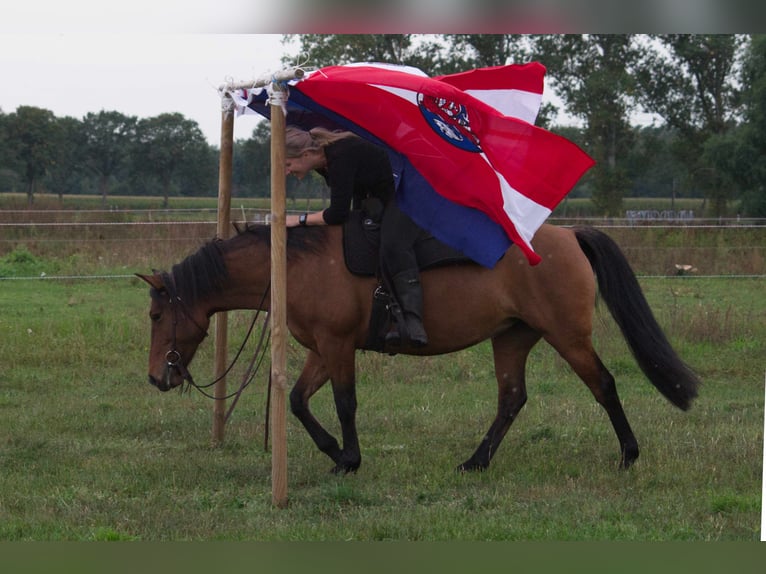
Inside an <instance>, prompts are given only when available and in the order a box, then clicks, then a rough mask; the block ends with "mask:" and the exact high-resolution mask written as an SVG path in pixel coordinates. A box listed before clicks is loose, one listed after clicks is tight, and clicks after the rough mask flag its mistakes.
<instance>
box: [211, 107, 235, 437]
mask: <svg viewBox="0 0 766 574" xmlns="http://www.w3.org/2000/svg"><path fill="white" fill-rule="evenodd" d="M233 150H234V102H233V101H232V99H231V97H230V96H229V95H228V94H223V95H222V97H221V152H220V158H219V166H218V226H217V229H216V236H217V237H219V238H220V239H226V238H227V237H228V236H229V224H230V218H231V215H230V214H231V173H232V165H233V154H234V152H233ZM228 326H229V318H228V315H227V314H226V313H216V315H215V376H216V379H218V382H216V384H215V388H214V390H213V395H214V396H215V398H216V400H215V401H213V444H214V445H216V446H217V445H220V444H221V443H222V442H223V438H224V429H225V427H226V401H225V399H224V397H225V396H226V378H225V377H224V376H223V374H224V372H225V370H226V367H227V359H228V353H227V347H228ZM219 377H220V379H219Z"/></svg>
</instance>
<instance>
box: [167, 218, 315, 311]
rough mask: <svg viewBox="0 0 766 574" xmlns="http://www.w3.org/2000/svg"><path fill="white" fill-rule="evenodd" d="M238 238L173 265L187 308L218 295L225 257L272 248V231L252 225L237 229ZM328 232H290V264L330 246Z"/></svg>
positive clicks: (215, 241) (219, 242)
mask: <svg viewBox="0 0 766 574" xmlns="http://www.w3.org/2000/svg"><path fill="white" fill-rule="evenodd" d="M235 228H236V230H237V234H236V235H234V236H233V237H231V238H230V239H219V238H215V239H212V240H210V241H208V242H207V243H205V244H204V245H203V246H202V247H200V248H199V249H198V250H197V251H196V252H195V253H192V254H191V255H189V256H188V257H186V258H185V259H184V260H183V261H181V262H180V263H177V264H175V265H173V268H172V271H171V276H172V279H173V282H174V283H175V289H176V290H177V291H178V294H179V296H181V297H182V298H183V299H184V300H185V301H186V302H187V303H188V304H190V305H191V304H193V303H194V302H195V301H197V300H198V299H201V298H204V297H205V296H207V295H209V294H210V293H217V292H219V291H220V290H221V288H222V287H223V285H224V283H225V280H226V279H227V278H228V276H229V275H228V271H227V269H226V263H225V258H224V256H225V254H226V253H229V252H232V251H236V250H239V249H248V248H253V247H256V246H258V245H262V246H263V247H265V248H267V249H270V248H271V227H270V226H268V225H257V224H249V225H247V226H246V227H245V228H244V229H240V228H239V227H237V226H235ZM328 237H329V228H328V227H326V226H317V227H296V228H290V229H288V230H287V261H288V263H291V262H293V261H296V260H298V259H299V258H301V257H303V256H305V255H310V254H313V255H316V254H319V253H320V252H321V251H322V250H323V249H324V247H325V245H326V244H327V238H328Z"/></svg>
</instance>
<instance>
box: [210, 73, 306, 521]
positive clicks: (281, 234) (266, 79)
mask: <svg viewBox="0 0 766 574" xmlns="http://www.w3.org/2000/svg"><path fill="white" fill-rule="evenodd" d="M303 74H304V72H303V70H302V69H300V68H291V69H289V70H282V71H281V72H276V73H273V74H268V75H266V76H263V77H261V78H259V79H257V80H255V81H252V82H238V83H237V82H229V83H227V84H225V85H222V86H221V87H220V88H219V92H220V93H221V94H222V95H223V98H228V99H229V101H231V96H230V95H229V94H230V93H231V92H232V91H234V90H247V89H251V88H262V87H265V86H271V87H272V97H271V103H270V105H271V109H270V116H271V310H270V316H269V322H270V324H271V397H270V399H271V401H270V402H271V405H270V412H269V418H270V421H271V442H272V447H271V482H272V485H271V501H272V504H273V505H274V506H277V507H280V508H284V507H286V506H287V400H286V394H287V277H286V275H287V229H286V227H285V218H286V208H285V203H286V201H285V116H284V112H283V110H282V105H283V104H285V105H286V104H287V101H286V99H287V90H286V89H285V88H284V86H283V85H280V82H287V81H289V80H293V79H299V78H302V77H303ZM232 118H233V116H232ZM228 121H231V122H232V123H231V124H229V123H228ZM223 125H224V127H222V129H221V174H222V176H223V174H224V173H226V174H228V177H229V178H230V177H231V166H232V164H231V156H232V154H231V148H232V147H233V143H232V142H233V139H234V137H233V130H234V128H233V126H234V124H233V119H232V120H228V117H227V116H226V115H225V113H224V120H223ZM224 132H226V133H227V135H226V136H225V137H224V135H223V134H224ZM224 145H228V146H229V148H230V149H229V150H228V151H227V152H226V153H224ZM224 156H225V157H227V158H228V159H227V160H226V161H228V164H227V166H226V169H225V170H224V167H223V162H224ZM226 188H227V189H229V190H230V189H231V181H230V180H229V181H228V183H227V185H226ZM229 198H230V192H227V194H226V209H225V211H226V217H227V221H226V226H227V232H228V217H229V210H230V203H231V201H230V199H229ZM218 209H219V230H220V215H221V209H222V202H221V201H220V196H219V203H218ZM223 389H224V391H225V387H223ZM216 396H219V395H216ZM220 396H224V395H220ZM217 402H219V401H216V403H217ZM221 402H222V401H221ZM224 417H225V415H224ZM222 421H225V418H223V419H222ZM221 433H222V434H223V422H222V423H221Z"/></svg>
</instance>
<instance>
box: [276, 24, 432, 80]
mask: <svg viewBox="0 0 766 574" xmlns="http://www.w3.org/2000/svg"><path fill="white" fill-rule="evenodd" d="M293 38H294V36H293V35H289V34H288V35H286V36H285V37H284V39H285V41H290V40H292V39H293ZM298 40H299V53H298V55H297V56H293V57H290V56H286V57H283V58H282V62H283V63H284V64H285V65H296V64H304V63H305V64H308V65H310V66H312V67H315V66H316V67H323V66H334V65H341V64H348V63H352V62H384V63H388V64H403V65H407V66H414V67H416V68H420V69H421V70H422V71H424V72H425V73H426V74H429V75H433V74H434V71H435V66H436V61H437V59H438V57H439V53H440V52H441V51H442V49H443V47H442V46H441V44H440V43H439V42H438V39H437V38H435V37H429V36H427V35H423V34H421V35H418V34H300V35H299V36H298Z"/></svg>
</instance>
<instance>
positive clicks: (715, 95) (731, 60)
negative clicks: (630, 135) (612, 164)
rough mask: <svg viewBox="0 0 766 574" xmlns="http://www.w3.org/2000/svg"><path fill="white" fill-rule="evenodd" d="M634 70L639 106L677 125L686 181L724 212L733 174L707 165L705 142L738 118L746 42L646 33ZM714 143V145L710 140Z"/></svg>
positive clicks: (723, 37) (733, 38)
mask: <svg viewBox="0 0 766 574" xmlns="http://www.w3.org/2000/svg"><path fill="white" fill-rule="evenodd" d="M650 38H651V39H652V40H653V41H654V42H655V43H656V44H657V47H656V48H655V49H651V50H646V51H645V52H644V55H643V58H642V62H641V63H640V65H639V67H638V69H637V78H638V80H639V82H638V88H639V91H638V96H639V98H640V100H641V103H642V104H643V106H644V107H645V108H646V109H647V110H648V111H649V112H652V113H655V114H657V115H658V116H660V117H661V118H662V119H663V120H664V121H665V122H666V123H667V125H668V126H670V127H672V128H675V129H676V130H678V132H679V135H680V136H681V138H682V139H683V145H682V146H678V147H676V148H675V153H676V154H677V155H678V157H679V158H680V159H681V160H682V161H683V162H684V163H685V164H686V166H687V169H688V173H689V176H688V177H689V185H700V186H701V187H702V188H703V190H704V192H705V194H706V196H707V197H708V198H709V199H711V201H712V204H713V212H714V215H717V216H722V215H724V214H725V211H726V202H727V201H728V199H730V198H731V195H732V191H733V190H732V186H731V178H729V177H727V176H726V174H725V173H724V172H722V171H720V170H717V169H716V167H715V166H714V165H712V164H711V162H710V159H709V154H708V155H706V154H705V153H704V150H705V146H706V142H707V141H708V140H709V139H710V138H711V137H713V136H715V137H717V138H719V143H721V142H720V138H722V137H724V136H725V134H726V133H727V132H728V131H729V130H730V129H731V128H732V127H733V126H734V125H736V123H737V119H738V114H739V103H740V88H739V87H738V85H737V70H738V61H739V57H740V56H741V53H742V48H743V47H744V45H745V43H746V38H745V37H744V36H738V35H732V34H665V35H653V36H651V37H650ZM711 145H714V146H715V147H718V144H714V143H713V142H711Z"/></svg>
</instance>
